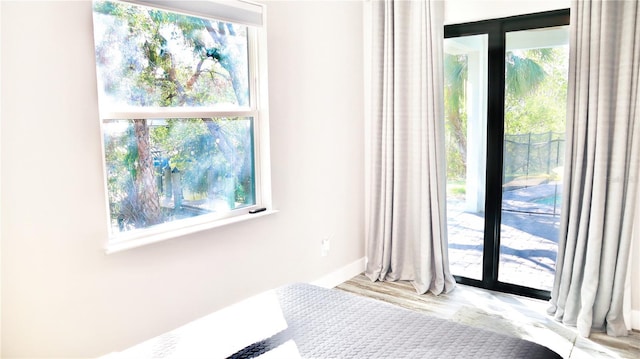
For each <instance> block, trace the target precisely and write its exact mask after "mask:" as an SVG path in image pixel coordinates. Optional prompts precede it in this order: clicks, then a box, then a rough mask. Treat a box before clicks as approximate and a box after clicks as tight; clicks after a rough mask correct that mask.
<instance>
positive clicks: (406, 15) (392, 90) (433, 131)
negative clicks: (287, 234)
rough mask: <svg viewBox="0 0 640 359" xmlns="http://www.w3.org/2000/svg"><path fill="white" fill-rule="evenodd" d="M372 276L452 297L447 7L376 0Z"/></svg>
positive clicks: (369, 230) (417, 0)
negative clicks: (446, 131) (447, 158)
mask: <svg viewBox="0 0 640 359" xmlns="http://www.w3.org/2000/svg"><path fill="white" fill-rule="evenodd" d="M368 5H369V6H371V9H370V14H371V19H370V20H371V31H372V33H371V44H370V45H371V54H370V56H371V62H370V64H369V65H370V67H371V86H370V88H371V93H370V96H371V98H370V102H371V115H370V118H369V119H368V121H370V123H368V124H367V125H368V126H367V127H368V129H369V130H368V139H367V141H368V142H367V143H368V148H367V151H366V153H367V156H368V158H367V161H368V165H367V169H368V170H367V176H368V177H369V178H368V179H367V186H366V188H367V194H366V195H367V203H366V211H367V213H366V220H367V223H366V236H367V238H366V243H367V249H366V254H367V265H366V271H365V274H366V275H367V276H368V277H369V278H370V279H371V280H381V281H395V280H409V281H411V282H412V283H413V285H414V287H415V288H416V291H417V292H418V293H425V292H427V291H430V292H432V293H434V294H440V293H442V292H448V291H450V290H452V289H453V288H454V286H455V280H454V278H453V276H452V275H451V273H450V271H449V260H448V254H447V251H448V248H447V233H446V223H445V221H446V217H445V204H446V197H445V174H446V173H445V158H444V155H445V152H444V120H443V119H444V109H443V107H444V100H443V65H442V63H443V60H442V59H443V49H442V46H443V39H444V24H443V14H444V2H443V1H428V0H414V1H391V0H388V1H375V0H374V1H371V2H370V3H369V4H368Z"/></svg>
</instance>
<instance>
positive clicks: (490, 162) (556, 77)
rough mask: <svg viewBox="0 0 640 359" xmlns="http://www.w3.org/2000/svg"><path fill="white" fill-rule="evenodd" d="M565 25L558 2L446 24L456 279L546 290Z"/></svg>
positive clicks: (558, 187)
mask: <svg viewBox="0 0 640 359" xmlns="http://www.w3.org/2000/svg"><path fill="white" fill-rule="evenodd" d="M568 24H569V10H557V11H550V12H546V13H537V14H531V15H521V16H515V17H510V18H503V19H496V20H486V21H480V22H474V23H468V24H458V25H447V26H445V40H444V85H445V88H444V97H445V99H444V100H445V104H444V105H445V113H444V117H445V118H444V123H445V129H446V131H445V136H446V139H445V140H446V141H445V142H446V159H447V230H448V240H449V262H450V265H451V272H452V274H453V275H454V276H455V277H456V280H457V281H458V282H460V283H464V284H470V285H474V286H479V287H483V288H487V289H492V290H499V291H504V292H510V293H516V294H521V295H526V296H531V297H536V298H549V291H550V289H551V287H552V285H553V277H554V273H555V260H556V254H557V242H558V234H559V223H560V216H561V215H562V214H561V211H560V209H561V203H562V174H563V162H564V131H565V130H564V128H565V117H566V113H565V111H566V109H565V107H566V91H567V68H568V66H567V60H568Z"/></svg>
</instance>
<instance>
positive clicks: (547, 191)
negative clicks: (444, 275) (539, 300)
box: [447, 181, 562, 290]
mask: <svg viewBox="0 0 640 359" xmlns="http://www.w3.org/2000/svg"><path fill="white" fill-rule="evenodd" d="M561 190H562V186H561V185H560V183H559V182H557V181H548V182H545V183H539V184H535V185H533V186H529V187H523V188H517V189H509V190H505V191H504V192H503V200H502V208H503V210H502V226H501V231H500V237H501V240H500V262H499V271H498V273H499V276H498V280H499V281H501V282H505V283H512V284H518V285H523V286H527V287H532V288H536V289H543V290H551V288H552V286H553V277H554V274H555V261H556V256H557V242H558V234H559V222H560V219H559V218H560V217H559V212H560V203H559V201H558V199H559V198H561V193H560V192H561ZM554 213H555V214H554ZM447 218H448V230H449V262H450V266H451V272H452V273H453V274H455V275H460V276H464V277H468V278H472V279H478V280H481V279H482V250H483V245H484V231H483V229H484V216H483V214H482V213H473V212H470V211H467V210H465V202H464V199H460V198H455V197H452V196H449V198H448V201H447Z"/></svg>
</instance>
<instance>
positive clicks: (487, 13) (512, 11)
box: [445, 0, 640, 329]
mask: <svg viewBox="0 0 640 359" xmlns="http://www.w3.org/2000/svg"><path fill="white" fill-rule="evenodd" d="M445 1H446V2H445V24H446V25H449V24H461V23H465V22H472V21H480V20H487V19H496V18H501V17H507V16H514V15H522V14H531V13H535V12H542V11H549V10H557V9H567V8H569V7H570V5H571V4H570V1H569V0H542V1H530V0H445ZM639 197H640V196H639ZM636 212H637V218H638V220H637V221H636V222H635V223H636V224H639V225H638V226H640V199H639V200H638V206H637V211H636ZM633 243H634V247H633V252H632V253H631V263H630V268H631V309H632V323H633V328H634V329H640V284H639V283H640V228H636V230H635V234H634V238H633ZM627 324H629V323H627Z"/></svg>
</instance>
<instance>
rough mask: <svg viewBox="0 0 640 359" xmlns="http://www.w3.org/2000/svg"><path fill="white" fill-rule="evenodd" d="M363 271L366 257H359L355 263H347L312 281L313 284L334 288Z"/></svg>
mask: <svg viewBox="0 0 640 359" xmlns="http://www.w3.org/2000/svg"><path fill="white" fill-rule="evenodd" d="M362 272H364V257H362V258H360V259H358V260H357V261H355V262H353V263H350V264H347V265H346V266H344V267H342V268H340V269H338V270H336V271H333V272H331V273H329V274H327V275H325V276H322V277H321V278H318V279H316V280H314V281H313V282H311V284H313V285H317V286H318V287H323V288H333V287H335V286H337V285H338V284H340V283H342V282H345V281H347V280H349V279H351V278H353V277H355V276H357V275H358V274H360V273H362Z"/></svg>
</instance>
